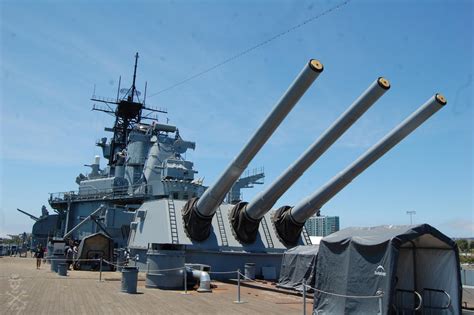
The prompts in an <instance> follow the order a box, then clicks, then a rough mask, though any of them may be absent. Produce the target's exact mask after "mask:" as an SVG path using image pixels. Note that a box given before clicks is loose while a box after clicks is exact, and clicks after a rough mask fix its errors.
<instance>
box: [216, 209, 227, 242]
mask: <svg viewBox="0 0 474 315" xmlns="http://www.w3.org/2000/svg"><path fill="white" fill-rule="evenodd" d="M216 218H217V225H218V226H219V234H220V235H221V241H222V246H229V242H228V241H227V234H226V233H225V227H224V220H223V219H222V212H221V207H218V208H217V211H216Z"/></svg>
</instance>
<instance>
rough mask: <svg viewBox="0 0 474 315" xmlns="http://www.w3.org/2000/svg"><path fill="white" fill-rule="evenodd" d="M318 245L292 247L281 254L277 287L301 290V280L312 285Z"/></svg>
mask: <svg viewBox="0 0 474 315" xmlns="http://www.w3.org/2000/svg"><path fill="white" fill-rule="evenodd" d="M318 250H319V245H307V246H296V247H293V248H291V249H289V250H287V251H285V253H284V254H283V258H282V263H281V270H280V278H279V279H278V287H281V288H284V289H293V290H298V291H302V290H303V279H306V283H307V285H310V286H313V285H314V271H315V269H314V268H315V266H316V258H317V256H318Z"/></svg>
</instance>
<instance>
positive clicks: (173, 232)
mask: <svg viewBox="0 0 474 315" xmlns="http://www.w3.org/2000/svg"><path fill="white" fill-rule="evenodd" d="M168 213H169V215H170V228H171V242H172V243H173V244H179V239H178V224H177V222H176V209H175V207H174V200H173V199H171V198H168Z"/></svg>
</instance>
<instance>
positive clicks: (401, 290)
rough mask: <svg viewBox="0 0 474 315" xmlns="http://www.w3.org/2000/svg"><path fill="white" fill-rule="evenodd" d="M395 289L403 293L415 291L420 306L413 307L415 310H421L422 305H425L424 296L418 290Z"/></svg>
mask: <svg viewBox="0 0 474 315" xmlns="http://www.w3.org/2000/svg"><path fill="white" fill-rule="evenodd" d="M395 291H396V292H402V293H413V294H414V295H415V296H416V297H417V298H418V306H417V307H415V308H414V309H413V310H414V311H419V310H420V309H421V307H422V306H423V298H422V297H421V295H420V293H418V292H417V291H416V290H405V289H396V290H395ZM395 308H396V306H395ZM402 308H403V304H402ZM403 309H407V308H403ZM407 310H408V309H407Z"/></svg>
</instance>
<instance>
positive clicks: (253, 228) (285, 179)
mask: <svg viewBox="0 0 474 315" xmlns="http://www.w3.org/2000/svg"><path fill="white" fill-rule="evenodd" d="M389 88H390V83H389V82H388V80H387V79H385V78H382V77H380V78H378V79H377V80H375V81H374V82H373V83H372V84H371V85H370V86H369V88H368V89H367V90H366V91H365V92H364V93H363V94H362V95H361V96H359V98H357V99H356V100H355V102H354V103H353V104H352V105H351V106H350V107H349V108H348V109H347V110H346V111H345V112H344V113H343V114H342V115H341V116H340V117H339V118H338V119H337V120H336V121H335V122H334V123H333V124H332V126H330V127H329V128H328V129H327V130H326V132H324V133H323V134H322V135H321V136H320V137H319V138H318V139H317V140H316V141H315V142H314V143H313V144H312V145H311V146H310V147H309V148H308V149H307V150H306V151H305V152H304V153H303V154H302V155H301V156H300V157H299V158H298V159H297V160H296V161H295V162H294V163H293V164H292V165H291V166H290V167H288V168H287V169H286V171H285V172H283V174H281V175H280V176H279V177H278V178H277V179H276V180H275V181H274V182H273V183H272V184H271V185H270V186H269V187H268V188H267V189H266V190H264V191H263V192H261V193H260V194H258V195H257V196H256V197H255V198H254V199H253V200H252V201H251V202H250V203H248V204H247V203H246V202H240V203H238V204H237V205H235V207H234V208H233V209H232V213H231V223H232V228H233V230H234V234H235V235H236V237H237V238H238V239H239V241H241V242H243V243H253V242H255V240H256V237H257V232H258V226H259V224H260V220H261V218H262V217H263V216H264V215H265V213H267V212H268V211H269V210H270V209H271V208H272V207H273V206H274V205H275V203H276V202H277V200H278V199H279V198H280V197H281V196H282V195H283V194H284V193H285V192H286V191H287V190H288V188H290V187H291V185H293V184H294V183H295V182H296V180H297V179H298V178H300V177H301V175H303V173H304V172H305V171H306V170H307V169H308V168H309V167H310V166H311V165H312V164H313V163H314V162H315V161H316V160H317V159H318V158H319V157H320V156H321V155H322V154H323V153H324V152H326V150H327V149H328V148H329V147H330V146H331V145H332V144H333V143H334V142H336V140H337V139H338V138H339V137H341V135H342V134H344V132H345V131H347V130H348V129H349V128H350V126H352V125H353V124H354V123H355V122H356V121H357V119H359V118H360V117H361V116H362V115H363V114H364V113H365V112H366V111H367V110H368V109H369V108H370V107H371V106H372V105H373V104H374V103H375V102H376V101H377V100H378V99H379V98H380V97H381V96H382V95H383V94H384V93H385V92H386V91H387V90H388V89H389Z"/></svg>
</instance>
